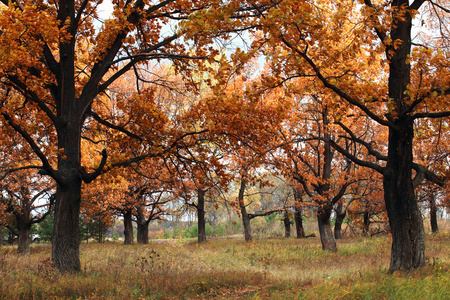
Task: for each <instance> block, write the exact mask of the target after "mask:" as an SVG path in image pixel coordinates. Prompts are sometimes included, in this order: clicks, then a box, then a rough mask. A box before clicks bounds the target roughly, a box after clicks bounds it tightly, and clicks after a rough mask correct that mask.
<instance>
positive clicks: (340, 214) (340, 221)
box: [334, 202, 347, 240]
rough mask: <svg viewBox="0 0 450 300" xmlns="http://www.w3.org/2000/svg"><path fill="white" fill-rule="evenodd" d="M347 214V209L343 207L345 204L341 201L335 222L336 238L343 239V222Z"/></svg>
mask: <svg viewBox="0 0 450 300" xmlns="http://www.w3.org/2000/svg"><path fill="white" fill-rule="evenodd" d="M346 214H347V211H346V210H344V209H343V204H342V203H340V202H339V203H338V206H337V209H336V222H335V223H334V238H335V239H336V240H340V239H342V224H343V223H344V219H345V216H346Z"/></svg>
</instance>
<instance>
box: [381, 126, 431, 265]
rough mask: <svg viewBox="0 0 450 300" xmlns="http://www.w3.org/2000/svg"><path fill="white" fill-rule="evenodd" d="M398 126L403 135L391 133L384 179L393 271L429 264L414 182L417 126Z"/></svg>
mask: <svg viewBox="0 0 450 300" xmlns="http://www.w3.org/2000/svg"><path fill="white" fill-rule="evenodd" d="M398 126H400V127H401V129H402V130H401V132H398V131H396V130H393V129H390V130H389V155H388V161H387V164H386V169H385V172H384V178H383V185H384V200H385V204H386V210H387V213H388V217H389V225H390V227H391V233H392V253H391V265H390V270H391V271H395V270H402V269H404V270H410V269H415V268H419V267H422V266H424V265H425V241H424V228H423V221H422V215H421V213H420V209H419V205H418V203H417V201H416V198H415V196H414V188H413V182H412V157H413V156H412V142H413V124H412V122H409V123H403V124H402V123H398Z"/></svg>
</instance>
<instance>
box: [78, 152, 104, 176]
mask: <svg viewBox="0 0 450 300" xmlns="http://www.w3.org/2000/svg"><path fill="white" fill-rule="evenodd" d="M107 159H108V154H107V152H106V149H103V151H102V160H101V161H100V165H99V166H98V168H97V169H95V170H94V172H91V173H87V172H86V171H85V170H84V168H80V170H79V172H80V174H81V178H82V179H83V181H84V183H90V182H92V181H93V180H95V179H96V178H97V177H98V176H100V175H101V174H102V171H103V168H104V167H105V165H106V160H107Z"/></svg>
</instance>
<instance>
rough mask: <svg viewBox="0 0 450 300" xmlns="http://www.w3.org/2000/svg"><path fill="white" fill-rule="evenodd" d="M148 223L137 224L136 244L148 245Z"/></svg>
mask: <svg viewBox="0 0 450 300" xmlns="http://www.w3.org/2000/svg"><path fill="white" fill-rule="evenodd" d="M148 242H149V240H148V223H147V222H143V223H141V222H138V223H137V243H138V244H148Z"/></svg>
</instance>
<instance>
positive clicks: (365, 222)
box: [363, 211, 370, 235]
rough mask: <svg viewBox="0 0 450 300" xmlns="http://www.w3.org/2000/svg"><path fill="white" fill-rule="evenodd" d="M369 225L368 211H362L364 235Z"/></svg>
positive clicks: (367, 231)
mask: <svg viewBox="0 0 450 300" xmlns="http://www.w3.org/2000/svg"><path fill="white" fill-rule="evenodd" d="M369 227H370V213H369V212H368V211H366V212H364V228H363V234H364V235H367V234H368V233H369Z"/></svg>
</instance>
